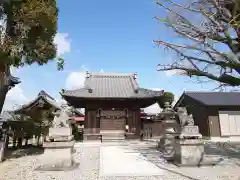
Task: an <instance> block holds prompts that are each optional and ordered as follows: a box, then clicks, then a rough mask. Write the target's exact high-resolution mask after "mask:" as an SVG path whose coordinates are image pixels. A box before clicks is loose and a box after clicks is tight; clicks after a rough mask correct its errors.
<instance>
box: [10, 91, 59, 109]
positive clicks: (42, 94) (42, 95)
mask: <svg viewBox="0 0 240 180" xmlns="http://www.w3.org/2000/svg"><path fill="white" fill-rule="evenodd" d="M40 100H44V101H45V102H46V103H49V104H50V105H52V106H53V107H55V108H57V109H62V107H61V105H60V104H59V103H58V102H57V101H56V100H55V99H53V98H52V97H51V96H50V95H48V94H47V93H46V92H45V91H41V92H40V93H39V94H38V96H37V97H36V98H35V99H34V100H32V101H30V102H29V103H28V104H25V105H22V107H20V108H18V109H16V110H14V112H20V111H22V110H24V109H28V108H31V107H32V106H35V105H37V104H38V102H39V101H40Z"/></svg>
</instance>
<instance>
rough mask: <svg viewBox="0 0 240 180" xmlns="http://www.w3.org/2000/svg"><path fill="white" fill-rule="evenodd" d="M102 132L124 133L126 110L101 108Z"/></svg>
mask: <svg viewBox="0 0 240 180" xmlns="http://www.w3.org/2000/svg"><path fill="white" fill-rule="evenodd" d="M99 113H100V133H101V134H104V133H124V132H125V125H126V110H125V109H124V110H122V109H114V108H112V109H104V110H103V109H99Z"/></svg>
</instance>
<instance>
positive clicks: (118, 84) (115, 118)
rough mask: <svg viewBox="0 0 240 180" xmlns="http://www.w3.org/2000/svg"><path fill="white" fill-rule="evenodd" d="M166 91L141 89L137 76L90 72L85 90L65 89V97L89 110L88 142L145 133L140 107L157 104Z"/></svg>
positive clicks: (78, 106) (73, 103)
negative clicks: (117, 135)
mask: <svg viewBox="0 0 240 180" xmlns="http://www.w3.org/2000/svg"><path fill="white" fill-rule="evenodd" d="M162 94H163V91H153V90H150V89H144V88H140V87H139V85H138V83H137V75H136V74H135V73H105V72H99V73H89V72H86V78H85V83H84V87H83V88H80V89H76V90H65V91H64V92H63V93H61V95H62V97H63V98H64V99H65V100H66V101H67V102H68V103H69V104H70V105H72V106H74V107H75V108H85V118H84V134H85V138H87V139H94V138H97V137H98V135H100V134H104V135H106V134H114V133H116V134H124V133H132V135H136V136H138V137H139V134H140V131H141V120H140V108H145V107H148V106H150V105H152V104H154V103H156V100H157V98H159V97H160V96H161V95H162Z"/></svg>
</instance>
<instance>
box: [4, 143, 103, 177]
mask: <svg viewBox="0 0 240 180" xmlns="http://www.w3.org/2000/svg"><path fill="white" fill-rule="evenodd" d="M39 158H40V156H35V155H32V156H25V157H21V158H17V159H11V160H7V161H5V162H4V163H2V164H0V180H96V179H98V171H99V148H98V147H84V148H83V147H78V148H77V149H76V152H75V154H74V158H75V161H76V162H77V163H80V160H81V164H80V165H79V167H78V168H77V169H75V170H73V171H66V172H63V171H35V169H36V168H37V167H38V166H39Z"/></svg>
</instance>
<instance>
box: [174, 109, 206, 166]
mask: <svg viewBox="0 0 240 180" xmlns="http://www.w3.org/2000/svg"><path fill="white" fill-rule="evenodd" d="M178 112H181V113H179V120H180V123H181V133H180V134H179V137H178V138H177V139H176V140H175V148H174V149H175V155H174V161H175V163H176V164H177V165H180V166H198V165H200V164H201V163H202V161H203V158H204V143H203V140H202V135H201V134H200V133H199V129H198V126H195V125H194V121H193V118H192V116H191V115H187V113H186V109H183V108H181V109H180V111H178Z"/></svg>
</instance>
